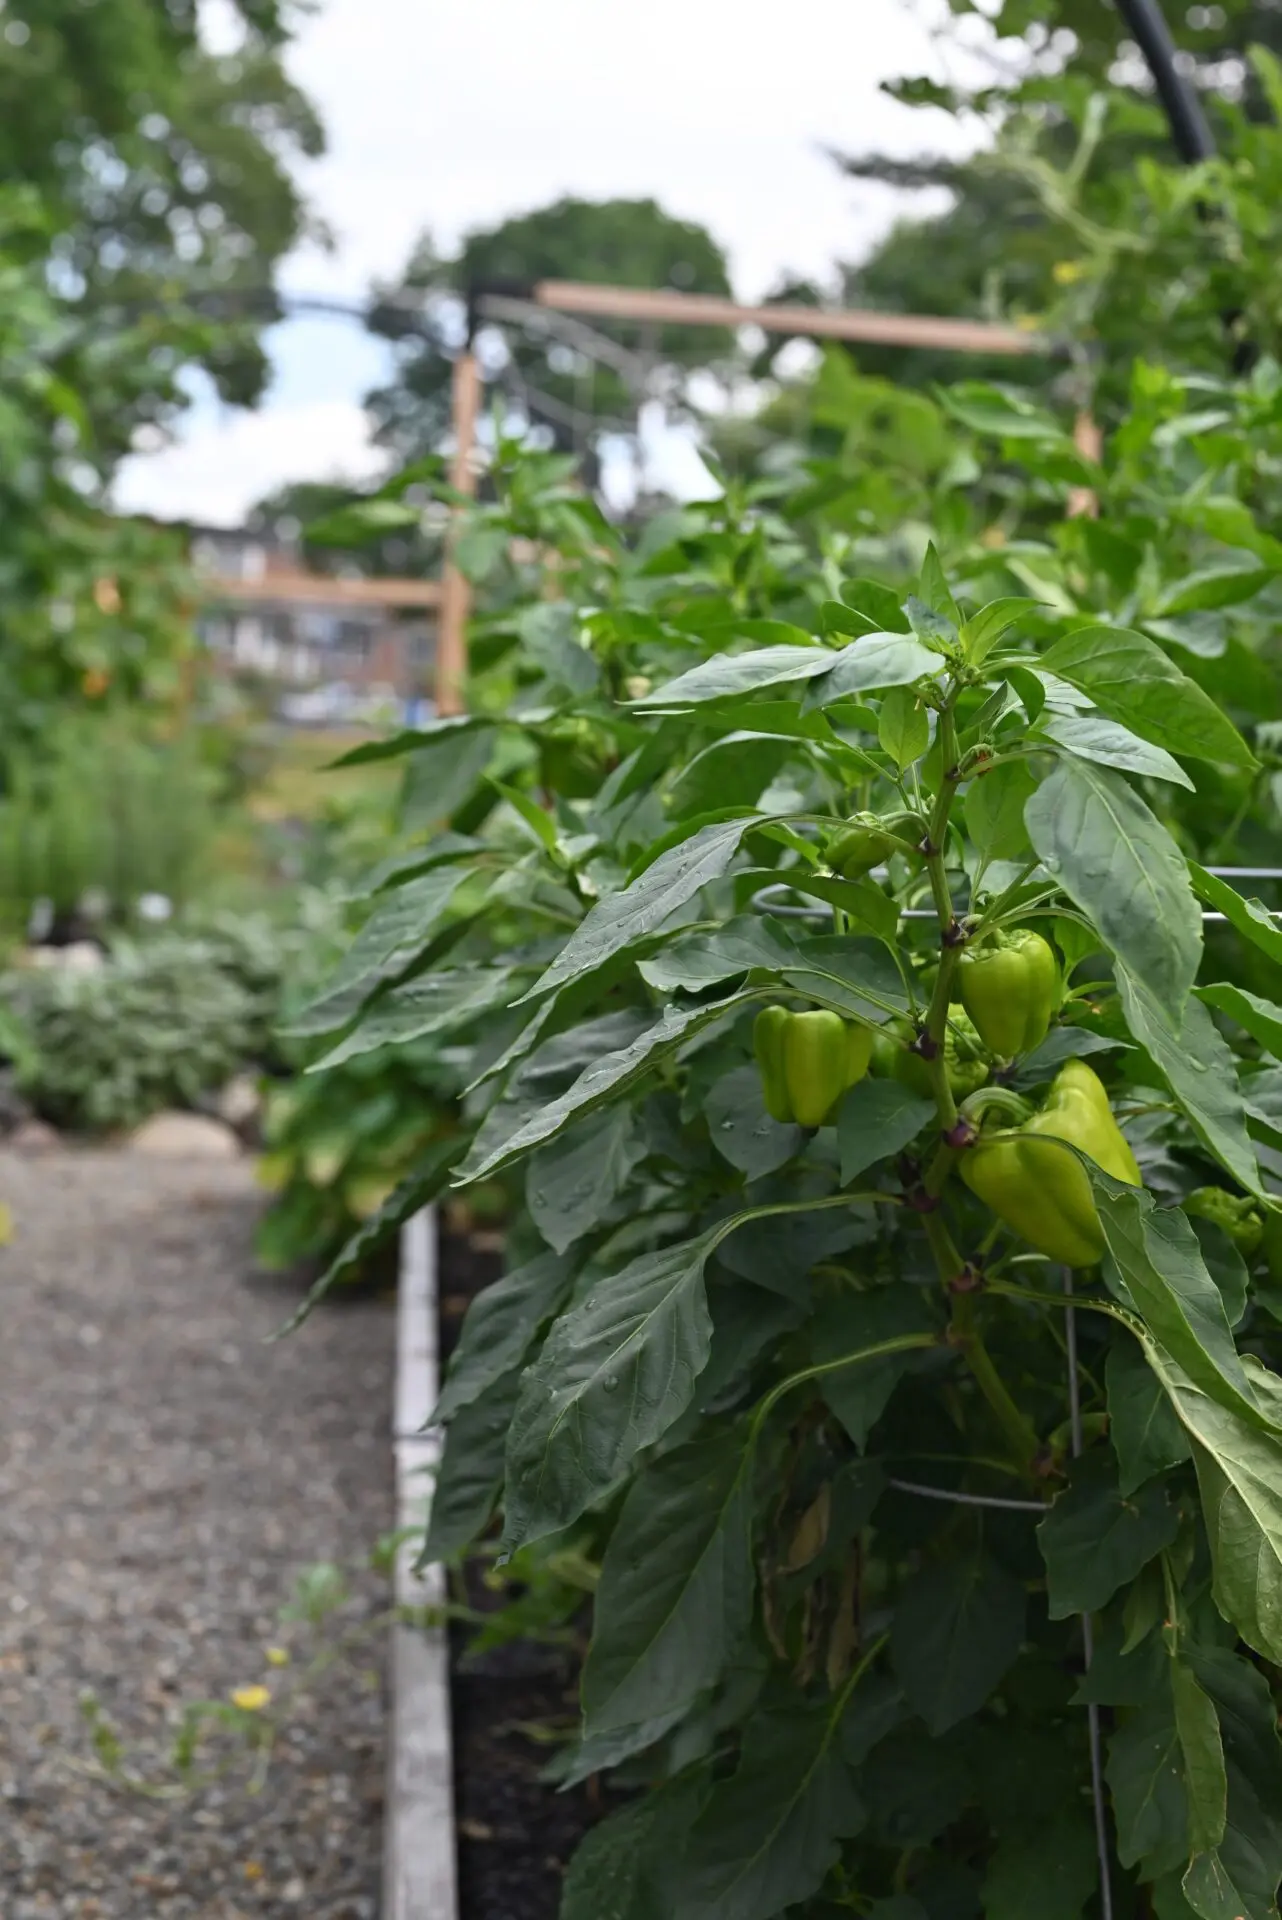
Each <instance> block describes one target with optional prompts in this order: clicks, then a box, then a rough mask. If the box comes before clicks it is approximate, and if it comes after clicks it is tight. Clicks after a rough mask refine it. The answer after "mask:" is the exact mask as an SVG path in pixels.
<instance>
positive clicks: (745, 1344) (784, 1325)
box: [698, 1281, 805, 1413]
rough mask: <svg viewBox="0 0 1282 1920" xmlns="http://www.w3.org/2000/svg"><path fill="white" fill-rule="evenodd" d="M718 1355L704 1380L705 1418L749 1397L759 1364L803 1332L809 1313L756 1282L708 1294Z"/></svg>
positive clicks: (728, 1284) (711, 1355) (719, 1286)
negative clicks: (748, 1386)
mask: <svg viewBox="0 0 1282 1920" xmlns="http://www.w3.org/2000/svg"><path fill="white" fill-rule="evenodd" d="M708 1308H709V1311H710V1312H711V1314H712V1350H711V1352H710V1353H709V1355H708V1364H707V1366H706V1367H705V1368H704V1370H703V1372H702V1373H701V1374H700V1376H699V1394H698V1402H699V1406H700V1408H701V1410H702V1411H703V1412H705V1413H713V1412H716V1411H717V1410H718V1409H719V1408H720V1407H722V1406H725V1405H730V1404H732V1403H733V1401H734V1400H735V1399H736V1398H737V1397H738V1395H739V1394H740V1393H741V1392H742V1391H743V1388H744V1386H745V1384H746V1381H747V1378H748V1375H749V1374H750V1373H751V1370H752V1367H753V1365H754V1363H755V1362H756V1361H757V1360H758V1359H759V1358H760V1357H761V1355H762V1354H764V1353H765V1352H766V1350H767V1348H769V1347H772V1346H774V1345H775V1343H776V1342H777V1341H779V1340H781V1339H782V1338H783V1336H784V1334H786V1333H790V1332H791V1331H792V1330H793V1328H794V1327H796V1326H799V1325H800V1323H801V1321H802V1319H803V1317H804V1313H805V1309H804V1307H803V1306H802V1305H801V1304H799V1303H798V1302H797V1301H795V1300H790V1299H788V1298H787V1297H786V1296H785V1295H783V1294H779V1293H767V1292H765V1291H764V1290H763V1289H762V1288H761V1287H758V1286H754V1285H753V1283H752V1282H751V1281H749V1282H747V1283H746V1284H745V1285H743V1286H739V1285H736V1284H735V1283H734V1282H721V1283H718V1284H715V1285H712V1286H710V1287H709V1288H708Z"/></svg>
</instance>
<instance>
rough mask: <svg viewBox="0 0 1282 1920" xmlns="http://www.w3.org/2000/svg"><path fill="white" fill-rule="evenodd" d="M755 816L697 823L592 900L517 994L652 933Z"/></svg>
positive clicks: (546, 986) (536, 991) (550, 985)
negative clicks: (626, 880) (627, 879)
mask: <svg viewBox="0 0 1282 1920" xmlns="http://www.w3.org/2000/svg"><path fill="white" fill-rule="evenodd" d="M757 818H758V816H757V815H755V814H749V815H745V816H742V817H737V818H735V819H733V820H718V821H714V822H713V823H712V824H711V825H709V826H706V827H701V828H700V829H699V830H698V832H697V833H692V834H691V835H690V836H689V838H688V839H685V840H682V841H681V842H680V843H679V845H677V846H675V847H669V849H668V851H667V852H666V853H662V854H660V855H659V858H658V859H657V860H656V861H655V862H654V864H653V866H649V867H646V869H645V870H644V872H642V873H641V874H639V875H638V876H637V878H636V879H635V880H634V881H633V882H632V885H631V886H630V887H625V888H624V889H623V891H622V892H621V893H611V894H607V895H606V896H605V897H604V899H601V900H598V901H597V903H596V905H595V906H594V907H593V908H592V910H591V912H590V913H589V914H588V915H587V917H586V918H585V919H584V920H583V922H582V924H581V925H579V926H578V927H576V928H575V930H574V932H573V933H572V934H571V935H570V937H569V939H568V940H567V941H566V943H565V945H564V946H563V947H562V949H561V951H560V953H559V954H558V955H557V957H556V959H555V960H554V961H553V962H552V965H551V966H550V967H549V968H548V969H547V971H546V972H545V973H543V974H542V975H541V976H540V978H539V979H538V980H536V982H535V983H534V985H533V986H532V987H531V988H530V989H529V991H528V992H527V993H525V994H523V995H522V999H526V1000H529V999H533V998H535V997H536V996H538V997H540V998H541V997H542V996H543V995H544V994H548V993H551V992H553V991H554V990H555V989H556V988H557V987H560V986H563V985H564V984H565V982H566V981H567V980H572V979H573V978H574V977H575V975H576V974H580V973H588V972H590V971H591V969H592V968H593V967H599V966H600V965H601V964H602V962H603V961H605V960H608V959H609V958H610V957H611V955H613V954H616V953H621V952H622V951H623V950H624V949H625V948H627V947H630V946H634V945H635V944H636V943H637V941H639V940H644V939H646V938H647V937H648V936H649V935H650V934H652V933H657V932H658V931H659V929H660V928H661V927H662V926H663V924H664V922H665V921H666V920H669V919H670V918H671V917H672V915H673V914H674V913H676V912H677V911H678V909H679V908H681V907H683V906H684V905H685V904H686V902H687V900H693V898H694V896H695V894H696V893H698V892H699V890H700V888H702V887H706V886H707V884H708V882H709V881H710V880H716V879H717V878H718V877H719V876H720V875H721V874H723V873H724V872H725V870H726V868H727V867H728V866H729V865H730V862H731V861H732V860H733V859H734V856H735V854H736V853H737V852H738V850H739V842H740V841H741V840H742V839H743V836H744V834H745V833H746V832H747V830H748V828H749V827H750V826H752V825H753V823H754V821H755V820H756V819H757ZM516 1004H517V1005H519V1004H520V1001H518V1002H516Z"/></svg>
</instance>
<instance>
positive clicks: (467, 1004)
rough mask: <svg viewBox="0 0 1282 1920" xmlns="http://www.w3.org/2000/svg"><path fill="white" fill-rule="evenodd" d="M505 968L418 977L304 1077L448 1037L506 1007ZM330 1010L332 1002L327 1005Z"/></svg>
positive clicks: (383, 999)
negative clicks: (413, 1043) (396, 1048)
mask: <svg viewBox="0 0 1282 1920" xmlns="http://www.w3.org/2000/svg"><path fill="white" fill-rule="evenodd" d="M512 991H513V989H512V974H511V972H510V971H509V969H508V968H507V967H458V968H455V969H454V970H453V971H452V972H449V973H429V974H420V975H419V976H418V978H417V979H414V980H407V981H406V982H405V984H404V985H403V986H400V987H393V988H392V989H391V991H390V992H388V993H385V994H382V995H381V996H380V997H379V999H377V1000H376V1001H375V1002H374V1004H373V1006H371V1007H370V1008H369V1009H368V1011H367V1012H366V1013H365V1014H363V1015H362V1017H361V1018H360V1019H359V1020H358V1021H357V1023H356V1025H355V1027H354V1028H353V1029H352V1031H351V1032H350V1033H349V1034H347V1035H345V1037H344V1038H343V1039H342V1040H340V1041H339V1043H338V1045H337V1046H336V1047H332V1048H331V1049H330V1051H329V1052H328V1053H327V1054H325V1055H324V1056H323V1058H322V1059H320V1060H317V1061H315V1062H314V1063H313V1064H312V1065H311V1066H310V1067H309V1068H308V1069H307V1071H308V1072H309V1073H323V1072H325V1071H327V1070H328V1069H329V1068H331V1067H337V1066H341V1065H342V1063H343V1061H345V1060H355V1059H357V1058H359V1056H360V1055H361V1054H363V1053H377V1051H378V1049H379V1048H380V1047H390V1046H408V1045H409V1044H410V1043H411V1041H414V1040H426V1039H428V1038H430V1037H431V1036H433V1035H435V1034H442V1033H449V1032H451V1031H453V1030H454V1029H457V1028H463V1027H466V1026H468V1025H470V1024H471V1022H472V1021H474V1020H478V1019H479V1018H480V1017H481V1015H482V1014H483V1013H490V1012H492V1011H493V1010H494V1009H495V1008H499V1007H506V1006H507V1005H508V1004H509V1002H510V1001H511V998H512ZM331 1005H332V1002H331Z"/></svg>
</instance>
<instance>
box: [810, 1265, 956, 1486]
mask: <svg viewBox="0 0 1282 1920" xmlns="http://www.w3.org/2000/svg"><path fill="white" fill-rule="evenodd" d="M933 1324H934V1316H933V1314H932V1312H931V1307H930V1303H929V1302H928V1301H927V1300H926V1298H925V1297H924V1290H923V1289H922V1288H920V1287H909V1286H904V1285H902V1284H898V1285H891V1286H886V1287H877V1288H874V1289H872V1290H870V1291H869V1292H866V1293H855V1292H854V1291H853V1290H851V1289H850V1288H843V1289H842V1290H841V1291H840V1292H838V1293H832V1294H829V1296H828V1297H827V1298H826V1299H825V1300H824V1302H823V1304H822V1305H821V1306H820V1308H819V1310H818V1312H817V1313H816V1314H815V1316H814V1318H813V1320H812V1321H811V1330H810V1357H811V1360H812V1361H813V1362H814V1364H815V1365H816V1366H827V1365H830V1364H831V1362H833V1361H835V1360H840V1358H841V1357H842V1355H843V1354H847V1353H849V1354H859V1353H862V1352H865V1351H866V1350H867V1349H868V1348H869V1347H874V1346H879V1345H880V1344H881V1342H882V1341H885V1340H894V1339H897V1338H898V1337H899V1335H900V1334H911V1333H926V1332H928V1331H929V1330H930V1328H931V1327H932V1325H933ZM914 1358H915V1355H914V1354H913V1352H912V1351H906V1352H903V1353H893V1354H887V1355H885V1356H884V1357H883V1358H881V1359H879V1360H869V1361H863V1362H861V1363H860V1364H859V1365H852V1366H849V1367H841V1368H837V1369H835V1370H834V1371H833V1372H831V1373H826V1374H824V1375H823V1377H822V1379H821V1380H820V1383H819V1384H820V1387H821V1389H822V1392H823V1397H824V1399H825V1400H826V1401H827V1403H828V1405H829V1406H830V1407H831V1408H832V1410H833V1412H834V1413H835V1414H836V1416H837V1418H838V1419H839V1420H840V1422H841V1424H842V1426H843V1427H844V1428H845V1430H846V1432H847V1433H848V1434H849V1435H850V1438H851V1439H852V1440H853V1441H854V1443H855V1445H856V1446H857V1447H858V1448H859V1450H860V1452H862V1451H863V1449H864V1447H865V1446H866V1444H867V1441H868V1435H869V1433H870V1432H871V1431H872V1429H873V1427H874V1426H875V1425H876V1423H877V1421H878V1420H879V1419H880V1418H881V1415H882V1413H883V1412H884V1411H885V1407H886V1403H887V1401H888V1400H889V1399H890V1396H891V1394H892V1393H893V1392H894V1390H895V1388H896V1386H897V1385H898V1384H899V1381H900V1380H901V1379H902V1378H903V1376H904V1374H905V1372H906V1371H907V1370H908V1368H909V1367H910V1366H911V1364H912V1362H913V1360H914Z"/></svg>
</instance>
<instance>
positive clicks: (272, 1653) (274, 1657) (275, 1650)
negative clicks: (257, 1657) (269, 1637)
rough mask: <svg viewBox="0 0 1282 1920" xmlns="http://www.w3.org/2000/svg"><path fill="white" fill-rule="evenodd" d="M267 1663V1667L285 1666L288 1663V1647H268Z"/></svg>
mask: <svg viewBox="0 0 1282 1920" xmlns="http://www.w3.org/2000/svg"><path fill="white" fill-rule="evenodd" d="M267 1664H268V1666H269V1667H287V1666H288V1665H289V1649H288V1648H287V1647H268V1649H267Z"/></svg>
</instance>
